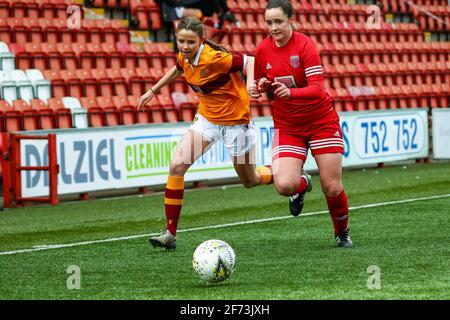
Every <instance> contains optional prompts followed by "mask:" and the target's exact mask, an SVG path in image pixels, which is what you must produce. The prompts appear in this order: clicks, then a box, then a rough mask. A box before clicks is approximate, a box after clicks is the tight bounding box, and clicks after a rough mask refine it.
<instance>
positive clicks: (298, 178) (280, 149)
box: [272, 130, 312, 216]
mask: <svg viewBox="0 0 450 320" xmlns="http://www.w3.org/2000/svg"><path fill="white" fill-rule="evenodd" d="M307 152H308V151H307V147H306V143H305V142H304V140H303V138H301V137H294V136H291V135H287V134H283V133H282V132H280V131H279V130H277V131H275V135H274V139H273V149H272V171H273V175H274V182H275V188H276V190H277V192H278V193H279V194H281V195H283V196H288V197H290V198H289V210H290V212H291V214H292V215H293V216H298V215H299V214H300V213H301V212H302V210H303V205H304V201H305V193H306V192H310V191H311V189H312V181H311V177H310V176H309V175H308V174H307V173H306V172H303V164H304V163H305V161H306V155H307Z"/></svg>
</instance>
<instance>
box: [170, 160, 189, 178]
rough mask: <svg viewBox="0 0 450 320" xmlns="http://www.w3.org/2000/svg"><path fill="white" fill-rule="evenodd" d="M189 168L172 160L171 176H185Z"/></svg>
mask: <svg viewBox="0 0 450 320" xmlns="http://www.w3.org/2000/svg"><path fill="white" fill-rule="evenodd" d="M186 171H187V168H186V166H185V165H184V164H183V163H175V162H171V163H170V165H169V174H170V175H171V176H180V177H181V176H184V174H185V173H186Z"/></svg>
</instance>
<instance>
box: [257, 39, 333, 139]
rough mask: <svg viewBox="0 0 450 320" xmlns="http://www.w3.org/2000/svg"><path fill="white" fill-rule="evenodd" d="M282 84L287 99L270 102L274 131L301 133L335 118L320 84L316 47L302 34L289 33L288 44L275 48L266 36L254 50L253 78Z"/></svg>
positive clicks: (320, 74)
mask: <svg viewBox="0 0 450 320" xmlns="http://www.w3.org/2000/svg"><path fill="white" fill-rule="evenodd" d="M262 77H266V78H267V79H268V80H269V81H271V82H274V81H275V80H277V81H278V82H283V83H284V84H286V86H287V87H289V88H291V97H289V98H277V97H275V101H274V110H273V120H274V124H275V128H280V129H284V131H286V132H292V133H296V132H303V131H304V130H306V129H307V127H309V126H310V125H314V124H321V123H325V122H328V121H331V120H336V119H339V117H338V115H337V113H336V111H334V108H333V103H332V99H331V97H330V96H329V95H328V93H327V92H326V91H325V88H324V85H323V69H322V64H321V62H320V57H319V54H318V53H317V49H316V45H315V44H314V42H313V41H312V40H311V39H310V38H309V37H308V36H306V35H304V34H301V33H298V32H293V33H292V37H291V39H290V40H289V42H288V43H287V44H286V45H285V46H283V47H281V48H278V47H277V46H276V44H275V40H274V39H273V38H272V36H268V37H267V38H266V39H264V40H263V42H261V44H260V45H259V46H258V48H257V49H256V57H255V79H259V78H262Z"/></svg>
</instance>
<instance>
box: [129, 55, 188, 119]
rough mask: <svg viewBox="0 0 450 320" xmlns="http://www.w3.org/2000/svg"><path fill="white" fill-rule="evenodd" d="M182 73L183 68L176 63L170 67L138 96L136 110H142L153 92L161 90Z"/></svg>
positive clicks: (153, 94) (151, 97)
mask: <svg viewBox="0 0 450 320" xmlns="http://www.w3.org/2000/svg"><path fill="white" fill-rule="evenodd" d="M182 75H183V69H182V68H181V67H180V66H179V65H178V64H177V65H175V66H173V67H172V68H170V69H169V71H168V72H167V73H166V74H165V75H164V76H163V77H162V78H161V79H160V80H159V81H158V82H157V83H156V84H155V85H154V86H153V87H151V88H150V89H149V90H148V91H147V92H146V93H144V94H143V95H142V96H141V97H140V98H139V102H138V106H137V110H138V111H140V110H144V108H145V105H146V104H147V103H148V102H149V101H150V100H152V99H153V97H154V96H155V94H156V93H157V92H158V91H159V90H161V88H162V87H164V86H166V85H168V84H169V83H172V82H173V81H175V80H176V79H178V78H179V77H181V76H182Z"/></svg>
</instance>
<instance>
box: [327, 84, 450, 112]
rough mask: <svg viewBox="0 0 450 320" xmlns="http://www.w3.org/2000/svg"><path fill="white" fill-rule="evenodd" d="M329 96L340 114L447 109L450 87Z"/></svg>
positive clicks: (333, 92) (375, 89) (386, 89)
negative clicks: (410, 109)
mask: <svg viewBox="0 0 450 320" xmlns="http://www.w3.org/2000/svg"><path fill="white" fill-rule="evenodd" d="M353 89H356V88H353ZM327 92H328V93H329V95H330V96H331V97H332V98H333V100H334V107H335V109H336V111H360V110H378V109H381V110H382V109H398V108H401V109H406V108H428V107H432V108H439V107H440V108H447V107H449V97H450V92H449V87H448V85H445V84H434V85H403V86H383V87H372V88H371V90H365V92H364V94H361V92H362V90H361V91H359V93H360V94H355V93H357V92H358V90H353V91H349V90H347V89H345V88H338V89H332V88H328V89H327ZM351 93H353V95H352V94H351Z"/></svg>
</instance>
